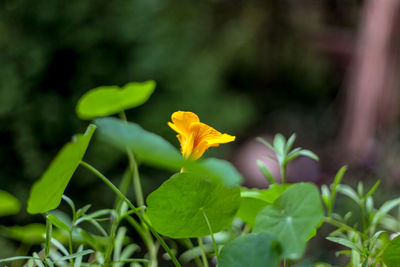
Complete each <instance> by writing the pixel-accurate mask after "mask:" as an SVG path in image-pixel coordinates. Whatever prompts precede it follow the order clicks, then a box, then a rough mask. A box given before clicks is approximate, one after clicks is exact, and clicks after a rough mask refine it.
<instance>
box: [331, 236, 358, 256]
mask: <svg viewBox="0 0 400 267" xmlns="http://www.w3.org/2000/svg"><path fill="white" fill-rule="evenodd" d="M326 239H328V240H329V241H332V242H335V243H338V244H340V245H342V246H345V247H348V248H351V249H354V250H356V251H357V252H358V253H360V254H362V248H361V247H359V246H358V245H357V244H355V243H353V242H351V241H349V240H347V239H344V238H340V237H331V236H328V237H327V238H326Z"/></svg>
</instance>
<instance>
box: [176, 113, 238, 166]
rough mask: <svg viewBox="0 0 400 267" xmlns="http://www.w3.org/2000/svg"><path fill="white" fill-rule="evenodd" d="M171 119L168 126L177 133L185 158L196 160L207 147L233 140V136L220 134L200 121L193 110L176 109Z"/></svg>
mask: <svg viewBox="0 0 400 267" xmlns="http://www.w3.org/2000/svg"><path fill="white" fill-rule="evenodd" d="M171 120H172V122H168V126H169V127H171V128H172V130H174V131H175V132H177V133H178V135H177V136H176V137H177V138H178V140H179V143H180V144H181V152H182V155H183V156H184V157H185V158H190V159H193V160H196V159H198V158H200V157H201V156H202V155H203V154H204V152H205V151H206V150H207V149H208V148H209V147H217V146H219V145H220V144H224V143H229V142H232V141H234V140H235V137H234V136H231V135H229V134H222V133H220V132H218V131H217V130H215V129H214V128H212V127H210V126H208V125H207V124H204V123H202V122H200V119H199V117H198V116H197V115H196V114H194V113H193V112H187V111H176V112H174V113H173V114H172V116H171Z"/></svg>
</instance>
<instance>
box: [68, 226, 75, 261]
mask: <svg viewBox="0 0 400 267" xmlns="http://www.w3.org/2000/svg"><path fill="white" fill-rule="evenodd" d="M68 246H69V254H73V253H74V251H73V249H72V229H71V231H69V238H68ZM69 261H70V262H71V265H72V266H73V265H74V259H73V258H71V259H70V260H69Z"/></svg>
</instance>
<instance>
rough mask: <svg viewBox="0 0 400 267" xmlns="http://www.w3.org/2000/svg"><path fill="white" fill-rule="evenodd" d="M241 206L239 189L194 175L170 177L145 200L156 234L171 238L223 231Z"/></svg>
mask: <svg viewBox="0 0 400 267" xmlns="http://www.w3.org/2000/svg"><path fill="white" fill-rule="evenodd" d="M239 205H240V190H239V188H238V187H236V188H228V187H225V186H223V185H222V184H220V183H216V182H213V181H212V180H209V179H205V178H203V177H201V176H199V175H197V174H193V173H189V172H184V173H179V174H176V175H174V176H172V177H171V178H170V179H169V180H167V181H165V182H164V183H163V184H162V185H161V186H160V187H159V188H158V189H157V190H155V191H153V192H152V193H151V194H150V195H149V196H148V197H147V206H148V208H147V215H148V217H149V219H150V221H151V223H152V225H153V227H154V228H155V229H156V230H157V232H159V233H161V234H163V235H165V236H168V237H172V238H191V237H201V236H205V235H209V233H210V232H209V229H208V226H207V223H206V220H205V218H204V215H203V211H204V213H205V214H206V215H207V217H208V220H209V222H210V225H211V228H212V230H213V232H214V233H216V232H219V231H221V230H224V229H226V228H227V227H229V226H230V224H231V223H232V220H233V218H234V216H235V214H236V212H237V210H238V208H239Z"/></svg>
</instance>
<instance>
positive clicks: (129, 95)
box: [76, 81, 156, 120]
mask: <svg viewBox="0 0 400 267" xmlns="http://www.w3.org/2000/svg"><path fill="white" fill-rule="evenodd" d="M155 87H156V83H155V82H154V81H146V82H141V83H139V82H131V83H128V84H126V85H124V86H123V87H122V88H120V87H118V86H115V85H114V86H100V87H97V88H94V89H92V90H90V91H88V92H86V93H85V94H84V95H83V96H82V97H81V98H80V99H79V101H78V105H77V106H76V113H77V115H78V117H79V118H81V119H84V120H91V119H94V118H96V117H104V116H109V115H112V114H116V113H119V112H121V111H124V110H126V109H130V108H134V107H137V106H140V105H142V104H143V103H145V102H146V101H147V99H149V97H150V96H151V94H152V93H153V91H154V88H155Z"/></svg>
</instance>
